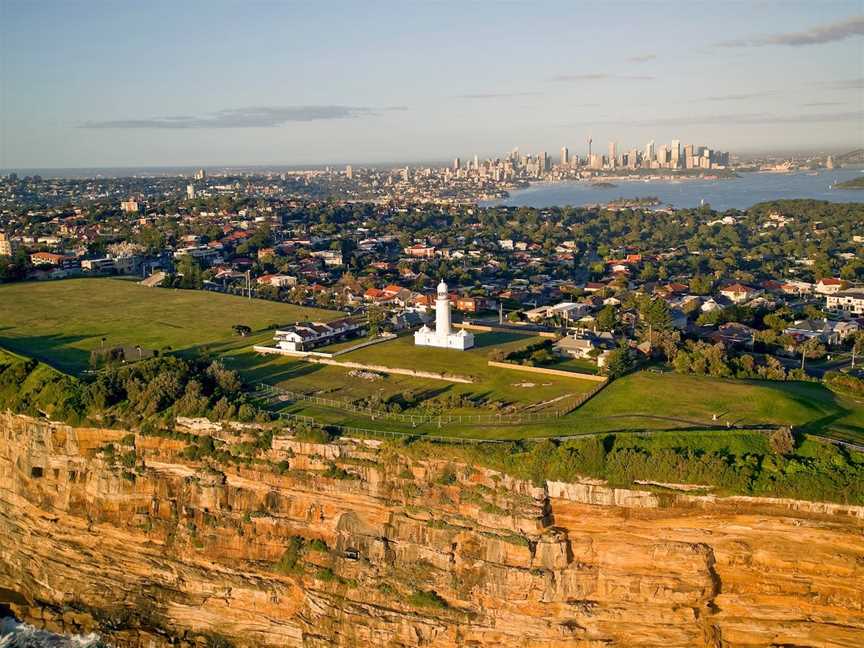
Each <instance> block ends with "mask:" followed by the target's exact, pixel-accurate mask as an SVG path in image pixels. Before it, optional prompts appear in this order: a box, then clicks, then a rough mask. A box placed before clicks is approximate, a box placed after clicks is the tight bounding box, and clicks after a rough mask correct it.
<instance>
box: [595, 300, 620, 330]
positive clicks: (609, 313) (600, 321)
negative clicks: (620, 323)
mask: <svg viewBox="0 0 864 648" xmlns="http://www.w3.org/2000/svg"><path fill="white" fill-rule="evenodd" d="M596 321H597V328H598V329H600V330H601V331H611V330H613V329H614V328H615V323H616V321H617V316H616V312H615V307H614V306H613V305H612V304H607V305H606V306H604V307H603V308H602V309H600V312H599V313H597V320H596Z"/></svg>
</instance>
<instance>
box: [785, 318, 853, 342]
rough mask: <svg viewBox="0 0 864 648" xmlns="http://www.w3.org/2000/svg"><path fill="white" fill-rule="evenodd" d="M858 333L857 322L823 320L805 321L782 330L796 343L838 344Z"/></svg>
mask: <svg viewBox="0 0 864 648" xmlns="http://www.w3.org/2000/svg"><path fill="white" fill-rule="evenodd" d="M857 331H858V323H857V322H832V321H831V320H824V319H806V320H799V321H797V322H795V323H794V324H793V325H792V326H789V327H787V328H785V329H783V333H784V334H785V335H791V336H792V337H793V338H795V339H796V340H798V341H804V340H811V339H814V338H815V339H818V340H819V341H820V342H823V343H825V344H839V343H840V342H842V341H843V340H845V339H846V338H848V337H849V336H851V335H853V334H855V333H856V332H857Z"/></svg>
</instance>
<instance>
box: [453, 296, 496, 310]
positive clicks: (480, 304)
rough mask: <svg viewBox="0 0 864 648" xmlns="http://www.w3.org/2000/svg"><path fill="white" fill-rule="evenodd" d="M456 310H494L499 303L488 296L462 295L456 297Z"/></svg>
mask: <svg viewBox="0 0 864 648" xmlns="http://www.w3.org/2000/svg"><path fill="white" fill-rule="evenodd" d="M455 306H456V310H459V311H462V312H463V313H479V312H480V311H483V310H492V309H494V308H495V307H496V306H497V305H496V303H495V302H494V300H491V299H487V298H486V297H466V296H460V297H457V298H456V303H455Z"/></svg>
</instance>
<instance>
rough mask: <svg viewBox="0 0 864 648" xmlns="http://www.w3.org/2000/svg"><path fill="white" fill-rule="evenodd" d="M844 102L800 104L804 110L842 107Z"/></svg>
mask: <svg viewBox="0 0 864 648" xmlns="http://www.w3.org/2000/svg"><path fill="white" fill-rule="evenodd" d="M844 103H845V102H844V101H813V102H811V103H805V104H801V105H802V106H803V107H804V108H826V107H828V106H842V105H843V104H844Z"/></svg>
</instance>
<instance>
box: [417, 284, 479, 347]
mask: <svg viewBox="0 0 864 648" xmlns="http://www.w3.org/2000/svg"><path fill="white" fill-rule="evenodd" d="M414 344H415V345H416V346H431V347H439V348H442V349H456V350H458V351H464V350H465V349H470V348H471V347H472V346H474V334H473V333H469V332H468V331H466V330H465V329H459V331H457V332H455V333H454V332H453V327H452V322H451V319H450V293H449V291H448V290H447V284H446V283H444V280H443V279H442V280H441V283H439V284H438V291H437V296H436V298H435V330H432V329H430V328H429V327H428V326H426V325H424V326H422V327H421V328H420V330H418V331H417V332H416V333H414Z"/></svg>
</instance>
